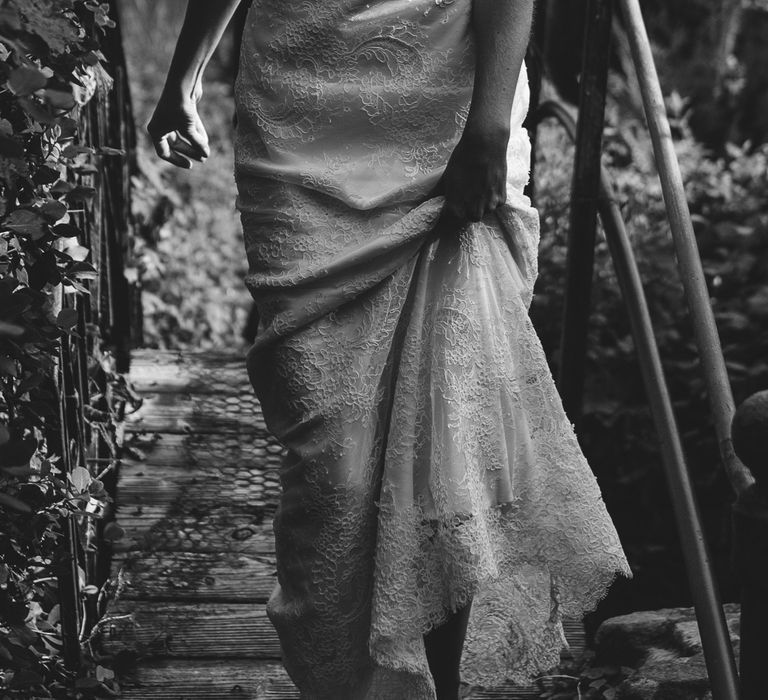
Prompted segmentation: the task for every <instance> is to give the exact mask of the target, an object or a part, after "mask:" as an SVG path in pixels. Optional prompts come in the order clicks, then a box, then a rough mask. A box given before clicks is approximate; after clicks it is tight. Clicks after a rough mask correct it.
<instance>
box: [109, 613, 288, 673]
mask: <svg viewBox="0 0 768 700" xmlns="http://www.w3.org/2000/svg"><path fill="white" fill-rule="evenodd" d="M108 615H109V616H110V617H114V618H115V619H114V621H113V622H111V623H110V624H109V625H108V626H107V628H106V629H105V630H104V634H103V636H102V648H103V649H104V651H105V652H106V653H108V654H117V653H118V652H121V651H129V652H131V653H133V654H136V655H137V656H138V657H139V658H143V657H151V658H152V659H158V658H161V657H167V658H184V657H187V658H209V659H227V658H231V659H247V658H254V659H276V660H279V659H280V642H279V641H278V638H277V632H275V628H274V627H273V626H272V623H271V622H270V621H269V618H268V617H267V613H266V609H265V606H264V604H263V603H258V604H254V603H248V604H232V603H199V604H196V603H177V602H174V603H157V602H154V601H126V602H119V603H117V604H116V605H113V606H110V609H109V611H108ZM121 616H126V617H122V618H121ZM127 616H130V617H127Z"/></svg>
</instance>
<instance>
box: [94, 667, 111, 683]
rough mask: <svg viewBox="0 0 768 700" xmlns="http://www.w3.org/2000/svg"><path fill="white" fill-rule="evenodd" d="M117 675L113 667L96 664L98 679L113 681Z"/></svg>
mask: <svg viewBox="0 0 768 700" xmlns="http://www.w3.org/2000/svg"><path fill="white" fill-rule="evenodd" d="M114 677H115V672H114V671H113V670H112V669H111V668H104V666H98V665H97V666H96V680H99V681H111V680H112V679H113V678H114Z"/></svg>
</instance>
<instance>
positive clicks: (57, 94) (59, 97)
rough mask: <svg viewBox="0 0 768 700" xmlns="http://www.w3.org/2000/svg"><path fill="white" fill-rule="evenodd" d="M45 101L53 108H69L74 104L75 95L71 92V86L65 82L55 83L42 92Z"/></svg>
mask: <svg viewBox="0 0 768 700" xmlns="http://www.w3.org/2000/svg"><path fill="white" fill-rule="evenodd" d="M43 98H44V99H45V101H46V102H47V103H48V104H49V105H50V106H51V107H54V108H55V109H66V110H70V109H72V108H73V107H74V106H75V97H74V95H73V94H72V86H71V85H67V84H66V83H56V84H55V85H54V86H51V87H48V88H46V89H45V91H44V92H43Z"/></svg>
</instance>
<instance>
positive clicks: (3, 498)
mask: <svg viewBox="0 0 768 700" xmlns="http://www.w3.org/2000/svg"><path fill="white" fill-rule="evenodd" d="M0 507H2V508H6V509H8V510H15V511H16V512H17V513H31V512H32V509H31V508H30V507H29V506H28V505H27V504H26V503H24V501H21V500H19V499H18V498H16V497H15V496H10V495H9V494H7V493H0Z"/></svg>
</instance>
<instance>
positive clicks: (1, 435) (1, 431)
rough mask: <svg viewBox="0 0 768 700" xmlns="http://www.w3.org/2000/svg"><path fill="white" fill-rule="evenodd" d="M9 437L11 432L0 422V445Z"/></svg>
mask: <svg viewBox="0 0 768 700" xmlns="http://www.w3.org/2000/svg"><path fill="white" fill-rule="evenodd" d="M10 439H11V433H10V432H9V431H8V426H5V425H2V424H0V445H5V443H6V442H8V441H9V440H10Z"/></svg>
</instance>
